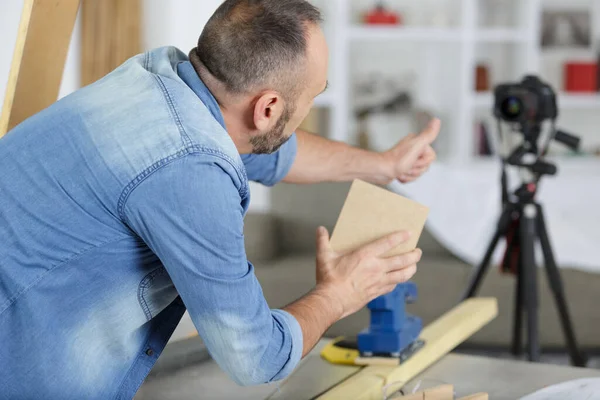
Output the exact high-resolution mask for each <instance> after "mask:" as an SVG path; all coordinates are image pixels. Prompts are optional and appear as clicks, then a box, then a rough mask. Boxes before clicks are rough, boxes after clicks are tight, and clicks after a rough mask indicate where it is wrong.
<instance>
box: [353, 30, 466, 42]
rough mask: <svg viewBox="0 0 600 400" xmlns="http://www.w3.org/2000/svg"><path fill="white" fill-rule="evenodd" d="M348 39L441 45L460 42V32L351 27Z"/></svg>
mask: <svg viewBox="0 0 600 400" xmlns="http://www.w3.org/2000/svg"><path fill="white" fill-rule="evenodd" d="M349 37H350V39H351V40H353V41H357V40H361V41H366V40H413V41H417V42H438V43H442V42H460V41H461V40H462V31H461V30H460V29H457V28H426V27H378V26H373V27H367V26H352V27H351V28H350V29H349Z"/></svg>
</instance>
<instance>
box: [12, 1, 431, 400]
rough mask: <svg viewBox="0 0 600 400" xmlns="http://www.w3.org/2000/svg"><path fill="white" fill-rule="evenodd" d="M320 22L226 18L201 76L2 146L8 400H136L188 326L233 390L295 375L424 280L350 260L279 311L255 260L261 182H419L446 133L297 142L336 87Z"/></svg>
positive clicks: (109, 81)
mask: <svg viewBox="0 0 600 400" xmlns="http://www.w3.org/2000/svg"><path fill="white" fill-rule="evenodd" d="M319 21H320V14H319V12H318V10H317V9H315V8H314V7H313V6H311V5H310V4H309V3H307V2H305V1H304V0H256V1H250V0H227V1H225V3H223V5H222V6H221V7H220V8H219V9H218V10H217V12H216V13H215V15H214V16H213V17H212V18H211V20H210V21H209V23H208V24H207V26H206V27H205V30H204V31H203V33H202V35H201V37H200V39H199V42H198V47H197V48H196V49H194V50H192V52H191V53H190V56H189V58H188V57H186V56H185V55H184V54H182V53H181V52H180V51H179V50H177V49H175V48H172V47H171V48H161V49H157V50H153V51H150V52H148V53H145V54H142V55H139V56H136V57H134V58H132V59H130V60H129V61H127V62H126V63H125V64H124V65H122V66H121V67H119V68H118V69H117V70H115V71H114V72H112V73H111V74H109V75H108V76H106V77H105V78H103V79H101V80H100V81H98V82H96V83H94V84H92V85H90V86H88V87H86V88H83V89H81V90H79V91H77V92H75V93H73V94H72V95H70V96H68V97H66V98H64V99H62V100H60V101H58V102H57V103H55V104H54V105H52V106H51V107H49V108H48V109H46V110H44V111H42V112H40V113H39V114H37V115H34V116H33V117H31V118H29V119H28V120H26V121H25V122H23V123H22V124H20V125H19V126H17V127H16V128H15V129H13V130H12V131H10V132H9V133H8V134H7V136H6V137H5V138H3V139H2V140H1V141H0V243H1V245H0V343H1V344H2V345H1V346H0V399H11V400H12V399H38V398H39V399H71V398H73V399H106V398H119V399H129V398H132V397H133V396H134V394H135V393H136V391H137V389H138V387H139V386H140V385H141V383H142V382H143V380H144V378H145V377H146V375H147V373H148V372H149V371H150V369H151V368H152V366H153V365H154V363H155V361H156V359H157V358H158V356H159V355H160V353H161V351H162V349H163V348H164V346H165V344H166V342H167V341H168V339H169V337H170V335H171V334H172V332H173V330H174V329H175V327H176V325H177V324H178V322H179V320H180V318H181V316H182V314H183V313H184V311H185V309H186V308H187V309H188V310H189V312H190V315H191V317H192V319H193V321H194V324H195V325H196V327H197V329H198V332H199V334H200V336H201V337H202V339H203V340H204V342H205V343H206V345H207V347H208V349H209V351H210V353H211V355H212V356H213V357H214V359H215V360H216V361H217V362H218V363H219V365H220V366H221V367H222V368H223V369H224V370H225V371H226V372H227V373H228V374H229V375H230V376H231V377H232V378H233V379H235V380H236V381H237V382H238V383H240V384H242V385H253V384H260V383H265V382H271V381H275V380H279V379H282V378H284V377H286V376H287V375H288V374H290V373H291V372H292V370H293V369H294V367H295V366H296V365H297V363H298V361H299V360H300V359H301V357H303V356H304V355H306V354H307V353H308V352H309V351H310V349H311V348H312V347H313V346H314V345H315V343H316V342H317V341H318V340H319V338H320V337H321V336H322V334H323V333H324V332H325V330H326V329H327V328H328V327H329V326H330V325H331V324H332V323H334V322H336V321H337V320H339V319H340V318H343V317H344V316H347V315H349V314H351V313H354V312H356V311H357V310H359V309H360V308H362V307H363V306H364V305H365V304H366V303H367V302H368V301H370V300H371V299H373V298H375V297H376V296H379V295H381V294H383V293H386V292H389V291H391V290H392V289H393V288H394V287H395V285H396V284H398V283H400V282H405V281H406V280H408V279H409V278H410V277H411V276H412V275H413V274H414V273H415V271H416V263H417V262H418V260H419V258H420V255H421V252H420V250H416V251H414V252H412V253H409V254H406V255H403V256H399V257H394V258H388V259H383V258H381V257H380V256H381V255H382V254H384V253H385V252H386V251H387V250H388V249H390V248H392V247H394V246H396V245H397V244H399V243H400V242H401V241H403V240H406V237H407V236H406V235H407V234H406V233H398V234H395V235H392V236H390V237H387V238H384V239H382V240H379V241H377V242H375V243H373V244H370V245H368V246H365V247H364V248H363V249H361V250H359V251H357V252H355V253H352V254H345V255H341V254H336V253H335V252H334V251H332V250H331V248H330V246H329V235H328V233H327V231H326V230H325V229H324V228H320V229H319V231H318V232H317V241H318V251H317V261H316V264H317V286H316V287H315V288H314V290H313V291H312V292H310V293H309V294H307V295H306V296H305V297H303V298H301V299H299V300H298V301H296V302H295V303H293V304H291V305H289V306H288V307H285V309H283V310H271V309H269V307H268V305H267V303H266V301H265V299H264V297H263V295H262V291H261V288H260V285H259V283H258V281H257V279H256V277H255V274H254V269H253V266H252V265H251V264H250V263H249V262H248V261H247V259H246V255H245V251H244V237H243V218H244V215H245V213H246V210H247V208H248V204H249V201H250V193H249V190H248V180H253V181H257V182H261V183H263V184H265V185H274V184H275V183H277V182H279V181H281V180H284V181H286V182H293V183H311V182H320V181H341V180H351V179H354V178H362V179H366V180H369V181H371V182H375V183H387V182H389V181H391V180H393V179H399V180H401V181H403V182H407V181H411V180H414V179H416V178H417V177H418V176H420V175H421V174H422V173H423V172H424V171H425V170H426V169H427V168H428V166H429V165H430V163H431V162H432V161H433V159H434V158H435V154H434V152H433V150H432V149H431V147H430V144H431V143H432V141H433V140H434V139H435V137H436V136H437V133H438V131H439V121H434V122H432V124H431V125H430V127H429V128H428V129H427V130H426V131H425V132H423V133H421V134H419V135H412V136H408V137H407V138H405V139H403V140H402V141H401V142H400V143H399V144H398V145H397V146H396V147H394V148H393V149H391V150H390V151H388V152H385V153H372V152H367V151H363V150H359V149H355V148H352V147H350V146H347V145H345V144H342V143H334V142H330V141H327V140H325V139H322V138H319V137H317V136H313V135H310V134H308V133H306V132H301V131H297V132H296V133H295V134H291V132H293V131H294V130H296V128H297V127H298V125H299V124H300V122H301V121H302V119H303V118H304V117H305V116H306V115H307V113H308V111H309V109H310V108H311V106H312V101H313V99H314V97H315V96H317V95H318V94H319V93H320V92H321V91H323V90H324V89H325V87H326V74H327V45H326V43H325V39H324V37H323V33H322V31H321V29H320V28H319Z"/></svg>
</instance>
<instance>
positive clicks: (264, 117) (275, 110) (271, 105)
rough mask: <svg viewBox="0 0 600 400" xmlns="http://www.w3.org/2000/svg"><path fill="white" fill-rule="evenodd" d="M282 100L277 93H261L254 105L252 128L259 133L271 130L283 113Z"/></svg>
mask: <svg viewBox="0 0 600 400" xmlns="http://www.w3.org/2000/svg"><path fill="white" fill-rule="evenodd" d="M283 108H284V104H283V98H282V97H281V95H279V93H277V92H273V91H268V92H265V93H263V94H262V95H261V96H260V97H259V98H258V99H257V100H256V103H255V105H254V126H256V130H258V131H259V132H266V131H268V130H269V129H271V128H272V127H273V126H275V124H276V123H277V121H278V120H279V117H280V116H281V114H282V113H283Z"/></svg>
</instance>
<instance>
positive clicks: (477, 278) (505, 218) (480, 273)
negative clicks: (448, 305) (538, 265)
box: [460, 204, 514, 301]
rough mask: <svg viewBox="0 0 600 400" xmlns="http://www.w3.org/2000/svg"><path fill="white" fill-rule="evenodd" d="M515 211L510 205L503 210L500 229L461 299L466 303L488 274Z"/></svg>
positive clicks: (474, 271) (473, 273)
mask: <svg viewBox="0 0 600 400" xmlns="http://www.w3.org/2000/svg"><path fill="white" fill-rule="evenodd" d="M513 211H514V206H513V205H512V204H508V205H507V206H506V207H504V210H502V214H501V215H500V219H499V220H498V227H497V228H496V232H495V233H494V236H493V238H492V240H491V242H490V244H489V245H488V248H487V250H486V251H485V255H484V256H483V260H482V261H481V263H480V264H479V265H478V266H477V267H475V269H474V270H473V272H472V273H471V276H470V277H469V284H468V285H467V288H466V290H465V291H464V293H463V295H462V296H461V298H460V299H461V301H464V300H466V299H468V298H469V297H473V296H475V293H476V292H477V289H478V288H479V285H480V283H481V280H482V279H483V277H484V275H485V273H486V272H487V268H488V266H489V263H490V259H491V258H492V255H493V254H494V250H496V246H497V245H498V242H499V241H500V238H501V237H502V236H503V235H504V234H505V233H506V230H507V229H508V226H509V224H510V221H511V214H512V212H513Z"/></svg>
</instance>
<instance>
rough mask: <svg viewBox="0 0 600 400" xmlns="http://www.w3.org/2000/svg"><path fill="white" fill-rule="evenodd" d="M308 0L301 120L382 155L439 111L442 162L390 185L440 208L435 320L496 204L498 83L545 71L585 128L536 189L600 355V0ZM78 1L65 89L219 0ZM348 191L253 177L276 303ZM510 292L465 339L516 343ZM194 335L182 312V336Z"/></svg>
mask: <svg viewBox="0 0 600 400" xmlns="http://www.w3.org/2000/svg"><path fill="white" fill-rule="evenodd" d="M313 2H314V3H315V4H316V5H317V6H319V7H320V8H321V9H322V11H323V13H324V15H325V22H324V24H323V29H324V30H325V32H326V35H327V37H328V41H329V45H330V53H331V60H330V74H329V79H330V88H329V89H328V90H327V91H326V92H325V93H324V94H323V95H321V96H319V97H318V98H317V99H316V101H315V108H314V110H313V112H312V113H311V114H310V115H309V117H308V118H307V120H306V121H305V123H304V127H305V128H306V129H308V130H310V131H313V132H315V133H318V134H320V135H323V136H325V137H328V138H331V139H334V140H339V141H344V142H348V143H351V144H353V145H357V146H361V147H364V148H369V149H372V150H376V151H383V150H386V149H388V148H390V147H391V146H393V145H394V144H395V143H397V142H398V141H399V140H400V139H401V138H402V137H403V136H405V135H406V134H408V133H412V132H418V131H419V130H420V129H422V128H423V126H424V125H425V124H426V123H427V121H428V120H429V118H430V117H432V116H437V117H439V118H440V119H441V120H442V123H443V129H442V132H441V134H440V137H439V140H438V141H437V143H436V145H435V146H436V150H437V152H438V154H439V162H438V163H437V164H436V166H435V167H434V168H432V171H431V172H430V174H429V175H428V176H427V177H426V178H424V179H422V180H421V181H420V182H419V183H416V184H411V185H405V186H399V185H397V186H395V187H394V190H396V191H398V192H399V193H402V194H404V195H407V196H410V197H413V198H415V199H416V200H418V201H420V202H422V203H424V204H426V205H428V206H430V207H431V210H432V212H431V214H430V218H429V221H428V223H427V229H426V232H424V235H423V237H422V238H421V241H420V244H419V246H420V247H422V248H423V250H424V257H423V261H422V263H421V264H420V270H419V273H418V274H417V276H416V277H415V281H416V282H417V284H418V285H419V290H420V293H421V294H420V299H419V301H418V302H417V304H415V305H413V306H412V307H413V308H412V311H413V312H414V313H415V314H417V315H419V316H420V317H422V318H423V319H424V321H425V323H427V322H428V321H431V320H433V319H434V318H436V317H438V316H439V315H441V314H443V313H444V312H445V311H447V310H448V309H449V308H451V307H452V306H453V305H455V304H456V302H457V301H458V298H459V296H460V293H461V291H462V290H463V289H464V287H465V285H466V282H467V277H468V274H469V272H470V271H471V269H472V265H473V264H476V263H477V261H478V260H479V258H480V256H481V255H482V254H483V251H484V249H485V246H486V245H487V242H488V240H489V238H490V236H491V234H492V231H493V229H494V226H495V220H496V217H497V216H498V213H499V211H500V185H499V179H498V178H499V164H500V163H499V161H498V159H497V157H496V156H495V154H494V143H495V141H496V138H497V136H498V135H497V134H498V132H497V126H496V121H495V119H494V117H493V114H492V107H493V101H494V98H493V94H492V93H493V89H494V87H495V86H496V85H498V84H500V83H510V82H515V83H516V82H517V81H520V80H521V78H522V77H523V76H524V75H525V74H535V75H538V76H540V77H541V78H542V79H543V80H544V81H546V82H547V83H549V84H550V85H551V86H552V87H553V88H554V90H555V91H556V92H557V95H558V105H559V110H560V116H559V118H558V125H559V126H560V127H562V128H564V129H566V130H568V131H569V132H572V133H574V134H576V135H579V136H580V137H581V138H582V144H581V146H580V149H579V150H578V151H573V150H569V149H566V148H564V147H561V146H559V145H553V146H551V149H550V157H551V158H552V159H553V160H554V161H555V162H556V163H557V164H558V166H559V175H558V176H557V177H553V178H547V184H546V181H544V184H543V188H542V190H541V192H540V199H541V201H542V202H543V203H544V204H545V205H546V213H547V218H548V224H549V228H550V232H551V237H552V242H553V244H554V245H555V251H556V253H557V254H556V257H557V260H558V263H559V264H560V267H561V269H562V272H563V279H564V281H565V286H566V291H567V300H568V303H569V306H570V309H571V313H572V314H573V319H574V325H575V328H576V334H577V337H578V339H579V340H580V343H581V345H582V346H583V347H584V348H586V349H587V350H588V352H590V354H595V353H596V352H597V350H598V349H600V315H599V314H598V313H597V312H595V311H594V310H593V309H591V308H590V307H593V304H595V303H596V304H597V303H598V302H600V291H599V290H598V289H597V288H598V287H600V275H599V274H600V261H598V252H597V250H596V248H597V243H599V242H600V230H599V228H598V227H597V221H600V211H598V204H600V134H598V127H599V126H600V94H599V93H598V90H599V88H600V81H599V80H598V68H597V65H598V60H599V59H600V1H595V0H570V1H568V2H566V1H561V0H387V1H374V0H313ZM82 3H83V8H82V9H81V10H80V16H79V18H78V22H77V25H76V29H75V31H74V32H73V37H72V41H71V47H70V50H69V56H68V60H67V65H66V69H65V72H64V77H63V83H62V88H61V96H65V95H67V94H68V93H70V92H72V91H74V90H76V89H77V88H79V87H80V86H81V85H85V84H87V83H89V82H93V81H94V80H95V79H97V78H99V77H100V76H102V75H104V74H105V73H108V72H109V71H110V70H111V69H112V68H114V67H116V66H117V65H119V63H121V62H122V61H124V59H126V58H127V57H129V56H130V55H133V54H136V53H138V52H141V51H145V50H148V49H151V48H155V47H159V46H165V45H172V46H176V47H178V48H180V49H181V50H182V51H184V52H185V53H187V52H188V51H189V50H190V49H191V48H193V47H195V44H196V41H197V39H198V36H199V34H200V32H201V31H202V28H203V25H204V24H205V22H206V21H207V20H208V18H209V17H210V15H211V14H212V13H213V12H214V10H215V9H216V8H217V7H218V5H219V4H220V3H221V1H220V0H202V1H197V0H171V1H165V0H128V1H121V2H119V1H116V0H107V1H105V2H99V1H98V2H96V1H94V0H83V2H82ZM123 4H129V7H125V8H124V7H123ZM22 5H23V1H22V0H10V1H2V2H0V93H3V92H4V90H5V86H6V81H7V78H8V74H9V69H10V62H11V58H12V54H13V48H14V41H15V39H16V35H17V29H18V24H19V17H20V13H21V8H22ZM107 60H109V61H110V62H107ZM514 135H515V138H517V137H518V134H514ZM347 190H348V185H347V184H322V185H313V186H292V185H285V184H282V185H278V186H277V187H275V188H272V189H270V188H265V187H262V186H259V185H253V186H252V196H253V199H252V204H251V207H250V213H249V215H248V217H247V219H246V238H247V252H248V255H249V259H250V260H251V261H253V263H254V264H255V265H256V267H257V268H256V272H257V275H258V277H259V279H260V281H261V283H262V285H263V288H264V292H265V296H266V297H267V300H268V301H269V303H270V305H271V306H272V307H274V308H276V307H281V306H284V305H285V304H287V303H289V302H291V301H292V300H294V299H296V298H298V297H300V296H301V295H303V294H304V293H306V292H307V291H309V290H310V288H311V287H312V285H313V284H314V231H315V229H316V227H317V226H319V225H325V226H327V227H328V228H329V229H330V230H331V229H332V228H333V226H334V225H335V221H336V219H337V216H338V214H339V211H340V209H341V207H342V204H343V201H344V198H345V195H346V194H347ZM374 206H376V205H374ZM500 256H501V254H497V256H496V260H499V257H500ZM540 276H541V277H540V279H539V284H540V285H541V314H540V321H541V324H542V327H541V328H540V335H541V341H542V345H543V346H544V347H545V348H546V349H554V350H555V354H557V355H559V357H558V358H556V359H551V360H549V361H550V362H553V361H556V362H559V363H560V362H565V359H561V358H560V355H561V354H562V351H563V347H564V339H563V336H562V332H561V329H560V326H559V324H558V319H557V314H556V311H555V309H554V303H553V299H552V297H551V295H550V293H549V290H548V287H547V285H546V281H545V278H544V277H543V276H542V275H540ZM513 290H514V278H513V277H512V276H510V275H508V276H507V275H503V274H501V273H498V272H497V271H496V269H493V271H492V272H491V273H490V274H489V275H488V277H487V279H486V281H485V284H484V286H483V288H482V293H483V294H486V295H493V296H497V297H498V298H499V300H500V306H501V307H500V316H499V318H498V319H496V320H495V321H494V322H493V323H492V324H490V325H489V326H488V327H486V328H485V329H484V330H483V331H481V332H480V333H478V334H477V335H475V336H474V337H473V338H472V339H471V340H470V341H469V344H468V346H467V347H469V348H475V349H483V350H482V351H492V350H493V349H504V348H507V346H508V344H509V342H510V338H511V332H512V331H511V329H512V310H513V306H512V301H513ZM367 324H368V314H367V313H366V312H360V313H358V314H357V315H355V316H352V317H350V318H347V319H345V320H343V321H341V322H339V323H338V324H336V325H335V326H334V327H332V329H331V330H330V331H329V332H328V335H329V336H335V335H338V334H345V335H352V334H356V333H357V332H358V331H359V330H360V329H362V328H364V327H365V326H367ZM194 333H195V330H194V328H193V326H192V324H191V322H190V320H189V318H185V319H184V321H183V322H182V324H181V326H180V327H179V329H178V331H177V332H176V334H175V335H174V337H173V339H172V340H173V341H174V342H177V341H180V340H182V339H185V338H189V337H191V336H193V335H194ZM591 365H592V366H594V365H595V364H593V363H592V364H591ZM596 365H597V364H596Z"/></svg>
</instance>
